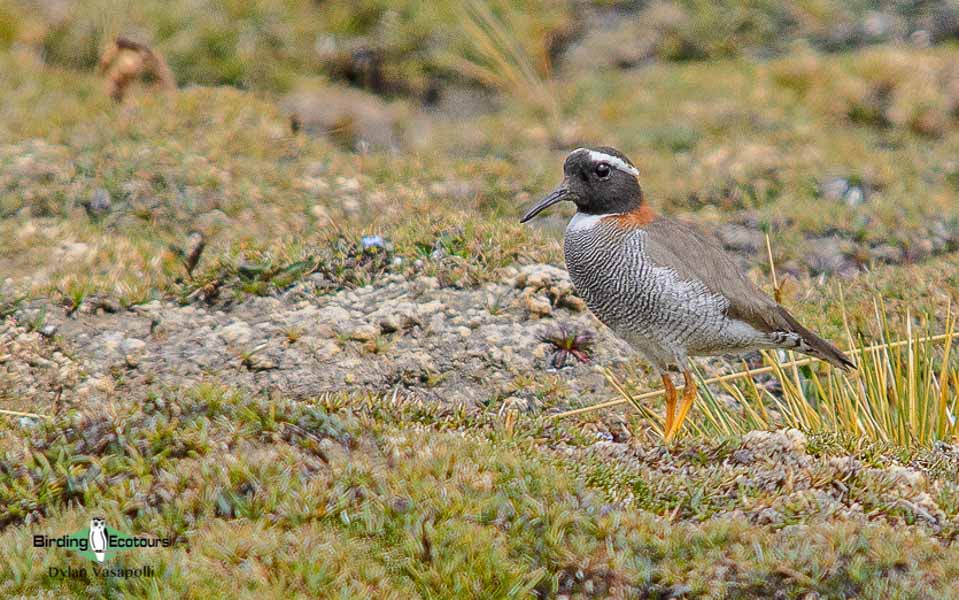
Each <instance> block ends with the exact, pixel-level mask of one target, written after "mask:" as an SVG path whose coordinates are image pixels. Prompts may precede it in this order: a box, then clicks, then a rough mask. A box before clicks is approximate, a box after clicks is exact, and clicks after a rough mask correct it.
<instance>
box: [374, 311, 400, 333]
mask: <svg viewBox="0 0 959 600" xmlns="http://www.w3.org/2000/svg"><path fill="white" fill-rule="evenodd" d="M379 326H380V331H382V332H383V333H393V332H394V331H399V330H400V327H402V324H401V323H400V320H399V318H398V317H397V316H396V315H385V316H383V317H381V318H380V320H379Z"/></svg>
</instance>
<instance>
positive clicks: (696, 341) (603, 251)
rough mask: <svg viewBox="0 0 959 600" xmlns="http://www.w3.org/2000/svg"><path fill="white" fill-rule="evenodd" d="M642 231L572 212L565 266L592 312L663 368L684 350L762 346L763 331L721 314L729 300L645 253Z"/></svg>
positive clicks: (700, 351)
mask: <svg viewBox="0 0 959 600" xmlns="http://www.w3.org/2000/svg"><path fill="white" fill-rule="evenodd" d="M647 235H648V234H647V232H646V231H644V230H642V229H623V228H621V227H617V226H616V225H615V224H613V223H612V222H611V220H609V219H607V220H605V221H604V220H603V218H602V217H601V216H595V215H584V214H581V213H577V214H576V216H574V217H573V219H572V220H571V221H570V222H569V225H568V226H567V228H566V235H565V240H564V244H563V251H564V256H565V260H566V268H567V270H568V271H569V274H570V278H571V279H572V281H573V284H574V285H575V286H576V290H577V292H578V293H579V294H580V295H581V296H582V297H583V298H584V300H585V301H586V304H587V306H589V309H590V311H592V313H593V314H594V315H596V317H597V318H598V319H599V320H600V321H602V322H603V323H604V324H605V325H606V326H608V327H609V328H610V329H612V330H613V331H614V332H615V333H616V334H617V335H619V336H620V337H621V338H623V339H624V340H626V341H627V342H628V343H629V344H630V345H631V346H633V347H634V348H635V349H636V350H638V351H640V352H641V353H642V354H644V355H645V356H646V358H647V359H648V360H649V361H650V362H651V363H653V364H654V365H655V366H656V367H658V368H660V369H665V368H666V367H668V366H670V365H684V364H685V362H686V358H687V356H688V355H690V354H692V355H701V354H716V353H721V352H727V351H733V350H736V349H742V348H749V347H756V346H757V345H762V346H765V345H767V343H766V340H765V336H763V335H762V334H760V333H759V332H758V331H756V330H755V329H753V328H752V327H750V326H748V325H746V324H745V323H742V322H740V321H732V320H729V319H727V318H726V309H727V307H728V301H727V300H726V299H725V298H723V297H722V296H719V295H717V294H715V293H713V292H711V291H710V290H709V289H708V288H707V287H706V285H705V284H704V283H702V282H699V281H686V280H683V279H681V278H680V277H679V276H678V274H677V273H676V272H675V271H674V270H672V269H670V268H669V267H668V266H664V265H657V264H654V263H653V262H652V261H650V260H649V259H648V257H647V255H646V253H645V252H644V249H645V245H646V236H647Z"/></svg>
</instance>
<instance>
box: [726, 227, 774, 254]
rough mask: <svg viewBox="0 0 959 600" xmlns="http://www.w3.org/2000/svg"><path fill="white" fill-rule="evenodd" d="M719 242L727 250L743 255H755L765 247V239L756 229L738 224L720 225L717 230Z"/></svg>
mask: <svg viewBox="0 0 959 600" xmlns="http://www.w3.org/2000/svg"><path fill="white" fill-rule="evenodd" d="M717 235H718V237H719V241H720V242H722V244H723V246H725V247H726V249H727V250H732V251H733V252H740V253H743V254H750V255H752V254H756V253H757V252H759V251H760V249H762V248H763V247H765V245H766V239H765V237H763V234H762V232H761V231H759V230H758V229H752V228H750V227H746V226H745V225H740V224H738V223H729V224H726V225H722V226H721V227H719V229H718V230H717Z"/></svg>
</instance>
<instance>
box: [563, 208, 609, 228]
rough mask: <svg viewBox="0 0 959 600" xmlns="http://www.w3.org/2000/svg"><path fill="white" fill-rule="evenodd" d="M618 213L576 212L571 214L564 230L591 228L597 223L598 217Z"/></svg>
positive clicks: (601, 217)
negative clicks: (589, 213)
mask: <svg viewBox="0 0 959 600" xmlns="http://www.w3.org/2000/svg"><path fill="white" fill-rule="evenodd" d="M618 214H620V213H610V214H608V215H587V214H584V213H581V212H578V213H576V214H575V215H573V218H572V219H570V220H569V224H567V225H566V231H584V230H586V229H592V228H593V227H595V226H596V224H597V223H599V221H600V219H603V218H605V217H611V216H613V215H618Z"/></svg>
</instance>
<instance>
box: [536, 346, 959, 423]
mask: <svg viewBox="0 0 959 600" xmlns="http://www.w3.org/2000/svg"><path fill="white" fill-rule="evenodd" d="M956 337H959V332H955V331H953V332H950V333H943V334H939V335H933V336H927V337H923V338H913V339H905V340H899V341H896V342H887V343H883V344H876V345H873V346H866V347H865V348H851V349H849V350H848V351H847V353H848V354H856V355H859V354H864V353H867V352H879V351H883V352H884V353H885V352H887V351H888V350H889V349H891V348H899V347H902V346H906V345H911V344H916V343H936V342H941V341H944V340H948V341H949V343H950V344H951V341H952V340H953V339H954V338H956ZM814 362H822V361H821V360H820V359H818V358H813V357H808V358H802V359H799V360H794V361H790V362H786V363H777V364H774V365H771V366H766V367H759V368H756V369H744V370H742V371H737V372H736V373H730V374H728V375H720V376H718V377H711V378H709V379H705V380H703V383H704V384H706V385H710V384H714V383H720V384H721V383H726V382H729V381H736V380H739V379H746V378H752V377H755V376H756V375H764V374H766V373H777V372H778V373H780V375H782V372H783V371H784V370H785V369H789V368H793V367H801V366H804V365H808V364H811V363H814ZM944 368H945V367H944ZM607 379H609V377H608V376H607ZM781 379H784V377H783V378H781ZM614 387H615V388H616V390H617V392H620V393H621V394H622V393H623V392H622V386H621V384H620V385H614ZM684 387H685V386H683V385H677V386H676V389H677V390H681V389H683V388H684ZM663 394H664V391H663V390H661V389H660V390H652V391H649V392H645V393H643V394H640V395H638V396H632V395H626V394H624V395H623V397H621V398H616V399H615V400H609V401H607V402H601V403H599V404H594V405H592V406H585V407H583V408H576V409H573V410H567V411H563V412H560V413H555V414H553V415H550V417H551V418H554V419H561V418H564V417H572V416H575V415H581V414H585V413H589V412H593V411H597V410H603V409H605V408H612V407H614V406H621V405H623V404H632V403H634V402H641V401H643V400H649V399H651V398H657V397H659V396H662V395H663ZM627 397H628V398H631V400H627Z"/></svg>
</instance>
